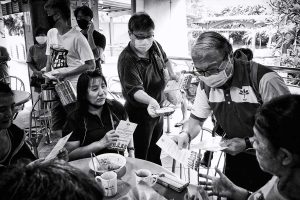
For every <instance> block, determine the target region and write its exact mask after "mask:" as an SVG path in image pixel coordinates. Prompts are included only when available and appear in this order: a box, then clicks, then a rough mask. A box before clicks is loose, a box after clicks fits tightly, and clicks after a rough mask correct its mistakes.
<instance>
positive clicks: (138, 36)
mask: <svg viewBox="0 0 300 200" xmlns="http://www.w3.org/2000/svg"><path fill="white" fill-rule="evenodd" d="M131 33H132V34H133V35H134V37H136V39H138V40H144V39H149V38H152V37H154V34H151V35H137V34H134V33H133V32H131Z"/></svg>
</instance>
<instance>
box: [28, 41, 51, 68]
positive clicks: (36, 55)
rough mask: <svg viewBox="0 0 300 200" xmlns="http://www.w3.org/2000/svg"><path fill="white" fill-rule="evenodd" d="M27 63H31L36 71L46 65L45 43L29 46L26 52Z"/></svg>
mask: <svg viewBox="0 0 300 200" xmlns="http://www.w3.org/2000/svg"><path fill="white" fill-rule="evenodd" d="M26 62H27V63H31V64H32V65H33V66H34V67H35V68H36V69H37V70H38V71H40V70H41V69H43V68H44V67H46V63H47V56H46V45H42V46H40V45H37V44H35V45H33V46H31V47H30V48H29V51H28V54H27V60H26Z"/></svg>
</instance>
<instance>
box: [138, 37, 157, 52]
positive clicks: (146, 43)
mask: <svg viewBox="0 0 300 200" xmlns="http://www.w3.org/2000/svg"><path fill="white" fill-rule="evenodd" d="M152 44H153V38H147V39H143V40H137V39H135V40H134V47H135V48H136V49H137V50H138V51H139V52H142V53H145V52H147V51H148V50H149V49H150V48H151V46H152Z"/></svg>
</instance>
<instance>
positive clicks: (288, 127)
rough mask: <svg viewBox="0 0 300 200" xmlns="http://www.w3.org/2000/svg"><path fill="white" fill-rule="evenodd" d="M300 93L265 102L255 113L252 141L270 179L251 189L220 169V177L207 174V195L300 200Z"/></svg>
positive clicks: (218, 171)
mask: <svg viewBox="0 0 300 200" xmlns="http://www.w3.org/2000/svg"><path fill="white" fill-rule="evenodd" d="M299 122H300V95H287V96H281V97H279V98H276V99H273V100H272V101H270V102H268V103H267V104H264V105H263V106H262V108H261V109H260V110H259V111H258V113H257V115H256V121H255V125H254V128H253V130H254V143H253V147H254V149H255V150H256V157H257V160H258V162H259V165H260V167H261V169H262V170H264V171H266V172H269V173H270V174H272V175H273V178H272V179H271V180H270V181H269V182H268V183H267V184H266V185H264V186H263V187H262V188H261V189H259V190H258V191H256V192H254V193H252V194H251V192H249V191H247V190H245V189H243V188H240V187H238V186H237V185H235V184H234V183H232V182H231V181H230V180H229V179H228V178H227V177H226V176H225V175H224V174H222V173H221V171H220V170H218V169H216V170H217V173H218V174H219V175H220V177H218V178H216V177H210V176H206V175H201V176H202V177H207V178H208V179H210V180H212V182H210V183H208V184H206V185H209V186H207V187H206V188H207V189H208V190H209V194H214V195H218V196H222V197H228V198H232V199H239V200H243V199H248V200H258V199H266V200H268V199H270V200H271V199H272V200H285V199H287V200H288V199H291V200H292V199H300V178H299V177H300V148H299V147H300V134H299Z"/></svg>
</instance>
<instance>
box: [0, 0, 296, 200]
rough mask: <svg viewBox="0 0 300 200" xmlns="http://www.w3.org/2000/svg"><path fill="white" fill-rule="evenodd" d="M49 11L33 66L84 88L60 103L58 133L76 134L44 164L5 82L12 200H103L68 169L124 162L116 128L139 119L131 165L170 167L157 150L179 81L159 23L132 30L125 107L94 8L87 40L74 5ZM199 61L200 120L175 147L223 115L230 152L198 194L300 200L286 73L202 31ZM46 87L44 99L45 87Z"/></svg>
mask: <svg viewBox="0 0 300 200" xmlns="http://www.w3.org/2000/svg"><path fill="white" fill-rule="evenodd" d="M45 11H46V13H47V15H48V19H49V23H50V24H51V26H52V27H53V28H51V29H50V30H48V31H47V30H46V29H43V28H41V27H40V28H38V29H37V30H36V31H35V41H36V44H35V45H33V46H32V47H31V48H30V50H29V53H28V58H27V63H28V66H29V67H30V69H31V70H32V71H33V75H32V76H33V77H36V78H40V79H41V78H43V76H42V72H41V69H42V68H43V67H46V71H47V72H55V73H52V74H53V76H54V77H55V80H56V81H66V80H68V81H70V82H71V84H72V85H73V87H74V88H75V89H76V93H77V100H76V102H75V103H71V104H69V105H63V104H62V102H61V101H60V100H58V101H55V102H53V104H52V131H53V132H54V134H58V135H60V136H65V135H68V134H69V133H71V132H72V134H71V136H70V138H69V140H68V142H67V144H66V147H65V148H64V149H62V150H61V151H60V152H59V154H58V155H57V157H56V158H55V159H52V160H44V159H38V158H36V157H35V156H34V154H33V153H32V151H31V150H30V149H29V147H28V146H27V144H26V142H25V137H26V136H25V135H24V131H23V130H22V129H20V128H19V127H17V126H16V125H14V124H13V119H12V118H13V117H12V116H13V114H14V104H15V103H14V93H13V92H12V90H11V88H10V87H9V85H8V84H7V83H5V82H0V144H1V145H0V170H1V171H0V173H1V179H0V193H1V195H2V197H4V199H102V195H103V193H102V189H101V188H100V186H99V185H98V184H96V183H95V182H94V181H93V180H91V179H89V178H88V177H87V176H86V175H85V174H83V173H82V172H80V171H78V170H77V169H75V168H73V167H71V166H70V165H68V164H67V162H68V161H71V160H78V159H82V158H87V157H89V156H90V154H91V153H95V154H96V155H100V154H103V153H120V154H123V155H124V154H125V152H119V151H116V150H113V149H111V148H109V147H110V146H111V145H112V144H113V143H114V142H116V141H117V140H118V137H119V136H118V134H116V132H115V130H116V127H117V126H118V124H119V123H120V121H121V120H125V121H126V120H129V121H130V122H133V123H136V124H137V128H136V130H135V132H134V134H133V138H131V140H130V141H129V143H128V147H127V152H128V155H129V157H136V158H139V159H143V160H147V161H150V162H153V163H156V164H158V165H161V160H160V154H161V149H160V148H159V147H158V146H157V145H156V142H157V141H158V139H159V138H160V137H161V136H162V134H163V121H164V118H163V115H161V114H158V113H157V112H156V110H157V109H159V108H161V107H163V103H164V100H165V98H166V96H165V94H164V89H165V86H166V84H167V82H168V81H169V80H175V81H177V80H178V79H179V77H178V75H177V74H175V73H174V71H173V69H172V65H171V62H170V61H169V59H168V56H167V55H166V53H165V51H164V50H163V47H162V46H161V45H160V44H159V43H158V42H157V41H156V40H155V38H154V34H155V33H154V31H155V24H154V22H153V20H152V19H151V17H150V16H149V15H148V14H147V13H145V12H139V13H135V14H133V15H132V16H131V18H130V19H129V22H128V34H129V39H130V41H129V43H128V46H127V47H125V48H124V50H123V51H122V52H121V54H120V56H119V59H118V63H117V65H118V75H119V78H120V83H121V87H122V93H123V96H124V98H125V104H124V105H122V104H121V103H119V102H118V101H116V100H110V99H107V93H108V90H107V82H106V79H105V74H103V72H102V68H101V63H103V61H104V56H103V51H104V49H105V45H106V41H105V37H104V36H103V35H102V34H100V33H99V32H97V31H95V28H94V25H93V23H92V21H91V20H92V18H93V12H92V11H91V9H90V8H89V7H87V6H82V7H78V8H76V10H75V12H74V16H75V17H76V20H77V23H78V26H79V27H80V29H81V32H80V31H78V30H77V29H76V28H75V27H71V26H70V25H69V23H68V21H69V20H70V2H69V1H68V0H60V1H59V0H48V1H47V2H46V4H45ZM0 50H1V62H2V60H3V61H7V60H9V57H8V58H6V59H4V58H3V59H2V57H3V56H2V54H5V52H6V51H5V49H3V48H0ZM2 52H4V53H2ZM191 56H192V60H193V63H194V71H193V73H194V74H195V75H196V76H197V78H198V79H199V80H200V83H199V85H198V88H197V92H196V97H195V100H194V103H193V107H192V109H191V114H190V117H189V119H188V120H187V119H184V121H186V122H185V123H184V124H183V127H182V131H181V132H180V134H179V135H177V136H175V137H173V138H172V139H173V140H174V141H175V142H176V144H177V145H178V147H179V148H186V147H187V146H188V144H189V143H190V142H191V141H192V140H193V139H194V138H195V137H196V136H197V135H198V134H199V132H200V130H201V129H202V127H203V123H204V122H205V120H206V119H207V118H208V117H210V116H213V118H214V122H215V123H214V124H215V126H216V127H217V128H218V133H217V134H219V132H221V133H222V134H220V135H221V136H222V137H223V138H222V145H225V146H226V148H225V149H224V150H223V151H224V152H225V153H226V159H225V163H226V165H225V170H224V174H223V172H222V171H221V170H219V169H216V172H217V174H218V176H217V177H212V176H208V175H205V174H200V176H202V177H204V178H206V179H207V180H209V181H205V182H201V185H199V186H198V195H199V196H201V198H202V199H208V196H210V195H217V196H220V197H226V198H227V199H241V200H243V199H249V200H255V199H274V200H275V199H280V200H285V199H290V200H294V199H300V192H299V191H300V190H299V189H300V179H299V177H300V165H299V163H300V151H299V144H300V137H299V134H298V132H297V122H298V121H299V120H300V96H299V95H291V94H290V92H289V89H288V88H287V86H286V85H285V83H284V81H283V79H282V78H281V77H280V76H279V75H278V74H277V73H276V72H274V71H273V70H271V69H270V68H269V67H267V66H264V65H262V64H259V63H255V62H253V61H252V59H253V52H252V51H251V50H250V49H243V48H242V49H238V50H236V51H235V52H233V48H232V45H231V44H230V42H229V40H227V39H226V38H225V37H223V36H222V35H221V34H219V33H216V32H204V33H202V34H201V35H200V36H199V37H198V38H197V40H196V41H195V44H194V45H193V47H192V50H191ZM3 73H6V72H5V71H4V72H3ZM45 81H46V82H49V81H50V80H49V79H48V78H46V80H45ZM36 88H37V89H36V91H37V92H40V90H39V89H40V86H38V85H37V86H36ZM193 198H195V197H193ZM199 199H200V197H199Z"/></svg>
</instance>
